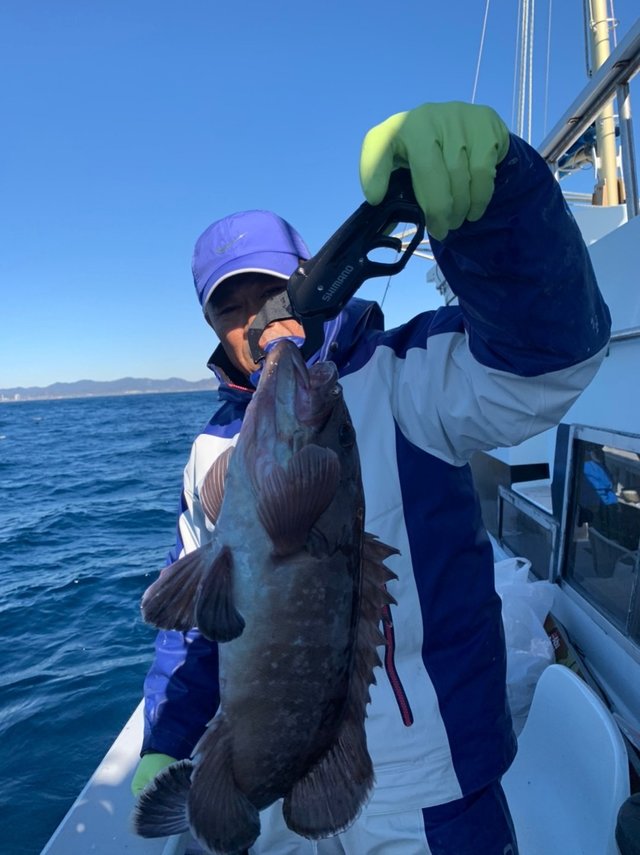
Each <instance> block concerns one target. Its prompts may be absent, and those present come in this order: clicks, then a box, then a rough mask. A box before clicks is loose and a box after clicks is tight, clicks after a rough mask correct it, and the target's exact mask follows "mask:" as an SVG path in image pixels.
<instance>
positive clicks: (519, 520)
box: [498, 486, 558, 579]
mask: <svg viewBox="0 0 640 855" xmlns="http://www.w3.org/2000/svg"><path fill="white" fill-rule="evenodd" d="M557 532H558V523H557V521H556V520H555V519H554V518H553V516H552V515H551V514H550V513H546V512H545V511H544V510H542V509H541V508H538V507H536V506H535V505H534V504H533V502H531V501H529V500H528V499H527V498H526V497H524V496H521V495H519V494H518V493H517V492H516V491H515V490H514V489H513V488H510V487H504V486H500V487H499V488H498V539H499V542H500V545H501V546H502V547H503V549H504V550H505V551H506V552H508V553H510V554H511V555H516V556H517V555H526V557H527V558H528V559H529V560H530V561H531V571H530V572H531V573H532V574H533V575H534V576H536V577H537V578H538V579H550V578H552V577H553V575H554V570H555V563H556V541H557Z"/></svg>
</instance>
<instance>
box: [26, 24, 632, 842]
mask: <svg viewBox="0 0 640 855" xmlns="http://www.w3.org/2000/svg"><path fill="white" fill-rule="evenodd" d="M639 66H640V19H639V20H638V21H637V22H636V23H635V24H634V26H633V27H632V28H631V30H630V31H629V32H628V33H627V35H626V36H625V38H624V39H623V40H622V41H621V42H620V44H619V45H618V47H617V48H616V49H615V51H614V52H613V53H612V54H611V56H610V58H609V59H608V60H607V61H606V62H605V63H604V64H603V65H602V66H601V67H600V68H599V70H598V71H597V72H596V73H594V75H593V77H592V78H591V80H590V82H589V84H588V85H587V86H586V87H585V89H584V90H583V91H582V92H581V93H580V94H579V95H578V97H577V98H576V99H575V101H574V102H573V104H572V105H571V107H570V108H569V110H568V111H567V112H566V114H565V115H564V116H563V118H562V119H561V120H560V122H559V123H558V124H557V126H556V127H555V128H554V130H553V131H552V132H551V133H550V134H549V135H548V137H547V138H546V140H545V141H544V142H543V143H542V145H541V146H540V147H539V150H540V152H541V153H542V154H543V156H544V157H545V158H546V159H547V161H548V162H549V164H550V167H551V168H552V169H554V170H555V171H556V173H557V174H558V173H559V171H560V168H561V165H562V163H563V161H562V156H563V155H564V153H565V152H566V151H567V150H568V149H569V148H570V147H571V146H572V145H573V144H574V143H575V141H576V140H577V139H578V138H580V137H581V135H583V134H584V132H585V131H587V130H588V129H589V128H590V127H591V126H592V125H593V123H594V120H595V118H596V116H597V115H599V113H600V111H602V109H603V106H604V105H605V104H606V103H607V102H608V101H609V100H610V99H611V98H612V96H614V95H615V96H616V100H617V104H618V114H619V119H618V121H619V132H620V142H621V158H620V159H621V163H622V172H623V175H622V178H623V184H624V188H625V190H626V198H625V199H624V200H623V201H622V202H621V203H620V204H618V205H614V206H602V205H592V204H591V203H590V200H589V201H585V200H584V199H580V200H578V201H577V202H575V201H574V202H572V203H571V204H572V209H573V212H574V215H575V217H576V220H577V222H578V224H579V226H580V228H581V230H582V233H583V235H584V237H585V240H586V242H587V244H588V246H589V250H590V253H591V257H592V260H593V264H594V267H595V270H596V274H597V277H598V281H599V283H600V287H601V289H602V291H603V293H604V296H605V299H606V301H607V303H608V305H609V307H610V309H611V314H612V318H613V331H614V332H613V336H612V340H611V344H610V347H609V352H608V355H607V357H606V359H605V360H604V364H603V366H602V368H601V370H600V372H599V374H598V375H597V377H596V378H595V380H594V381H593V383H592V384H591V386H590V387H589V388H588V390H587V391H586V392H585V393H584V394H583V395H582V396H581V398H580V399H579V400H578V401H577V403H576V404H575V405H574V406H573V407H572V409H571V410H570V411H569V412H568V413H567V415H566V417H565V419H564V421H563V423H562V425H560V426H559V428H557V429H554V430H552V431H548V432H547V433H545V434H543V435H542V436H540V437H536V438H534V439H533V440H530V441H528V442H526V443H523V444H522V445H521V446H519V447H517V448H514V449H498V450H496V451H495V452H492V453H490V454H484V453H483V454H479V455H477V456H476V458H475V459H474V461H473V469H474V476H475V479H476V485H477V488H478V492H479V495H480V498H481V502H482V508H483V515H484V518H485V524H486V525H487V528H488V529H489V531H490V533H491V535H492V538H493V540H494V549H495V552H496V558H497V559H501V558H506V557H509V556H522V557H524V558H526V559H528V560H529V561H530V562H531V579H532V580H542V579H544V580H548V581H549V582H551V583H552V584H553V587H554V600H553V606H552V609H551V613H552V618H553V622H554V629H553V633H554V638H555V639H559V640H560V642H561V643H562V646H561V648H560V652H559V655H558V658H559V659H561V660H562V661H565V662H566V663H567V664H570V665H571V667H573V668H574V670H575V671H577V672H578V673H579V675H580V678H577V677H576V676H575V674H573V673H572V672H571V671H569V670H568V669H567V668H566V667H563V666H560V665H552V666H551V667H550V668H547V670H546V671H545V672H544V675H543V678H541V679H540V683H539V684H538V690H537V692H536V696H535V698H534V703H533V706H532V713H531V716H530V719H529V721H528V722H527V724H526V725H525V728H524V730H523V732H522V734H521V737H520V740H521V752H520V754H519V758H518V759H517V760H516V765H515V766H514V770H513V771H512V772H510V773H509V775H508V776H507V779H506V780H505V788H506V791H507V794H508V797H509V800H510V802H511V805H512V810H513V813H514V819H515V822H516V830H517V833H518V837H519V845H520V855H550V853H559V852H563V853H571V855H574V853H575V855H577V853H591V855H616V853H618V852H619V851H620V850H618V848H617V847H616V843H615V837H614V829H615V822H616V816H617V811H618V808H619V807H620V805H621V804H623V803H624V801H625V799H626V798H627V796H628V795H629V792H630V791H632V792H633V791H637V790H638V789H640V778H639V777H638V768H639V767H640V764H639V763H638V755H637V753H636V749H639V748H640V395H639V394H638V390H639V389H640V380H639V377H638V375H639V374H640V288H638V280H639V278H640V217H639V216H638V186H637V175H636V167H635V155H634V149H633V136H632V128H631V113H630V104H629V85H628V84H629V81H630V80H631V78H632V77H633V75H634V74H635V73H636V71H637V70H638V68H639ZM429 278H430V279H431V280H435V281H436V282H437V283H438V287H439V290H441V291H442V293H443V294H444V295H445V298H446V290H447V288H446V282H443V279H442V276H441V274H440V273H439V271H437V270H434V271H433V272H432V274H431V275H430V277H429ZM556 669H559V670H556ZM587 683H588V684H589V685H590V686H591V687H592V688H594V689H595V693H594V691H592V689H590V688H589V687H588V685H586V684H587ZM554 716H555V718H554ZM552 737H553V738H552ZM141 740H142V707H141V705H140V706H139V707H138V708H137V709H136V710H135V712H134V713H133V715H132V717H131V719H130V720H129V722H128V723H127V724H126V725H125V727H124V729H123V731H122V732H121V733H120V735H119V736H118V738H117V740H116V741H115V743H114V745H113V746H112V747H111V749H110V750H109V752H108V753H107V755H106V756H105V758H104V760H103V761H102V763H101V764H100V766H99V767H98V769H97V770H96V771H95V773H94V775H93V776H92V778H91V779H90V781H89V782H88V784H87V786H86V787H85V789H84V790H83V791H82V793H81V794H80V795H79V796H78V798H77V800H76V801H75V803H74V804H73V806H72V807H71V809H70V811H69V812H68V814H67V816H66V817H65V818H64V819H63V821H62V822H61V824H60V826H59V827H58V829H57V830H56V831H55V833H54V834H53V836H52V838H51V839H50V841H49V843H48V844H47V845H46V847H45V848H44V850H43V853H42V855H86V853H92V854H93V855H107V853H108V855H117V853H125V852H126V853H130V855H147V853H148V855H160V853H164V855H178V853H185V852H187V853H196V852H199V851H200V850H199V848H198V846H197V844H195V843H194V842H193V840H192V839H191V838H190V836H189V835H188V834H186V835H182V836H180V837H175V838H169V839H167V840H143V839H141V838H138V837H136V836H135V835H133V834H132V833H131V832H130V830H129V817H130V813H131V810H132V807H133V799H132V796H131V793H130V782H131V778H132V775H133V772H134V770H135V767H136V765H137V761H138V751H139V747H140V744H141ZM634 746H635V747H634ZM590 758H591V759H593V762H592V763H591V765H589V762H588V761H589V759H590ZM605 767H606V768H605ZM607 775H608V776H607ZM598 782H600V784H598ZM592 785H593V786H592ZM305 845H306V846H307V847H308V849H305V848H304V847H305ZM639 845H640V844H639ZM300 851H301V852H303V851H308V852H312V851H314V849H313V847H312V844H310V843H308V842H305V841H303V840H302V838H301V848H300ZM627 851H631V850H627ZM633 851H634V852H637V851H638V850H633ZM622 852H623V855H627V852H626V851H625V850H624V849H623V850H622ZM505 855H509V853H505Z"/></svg>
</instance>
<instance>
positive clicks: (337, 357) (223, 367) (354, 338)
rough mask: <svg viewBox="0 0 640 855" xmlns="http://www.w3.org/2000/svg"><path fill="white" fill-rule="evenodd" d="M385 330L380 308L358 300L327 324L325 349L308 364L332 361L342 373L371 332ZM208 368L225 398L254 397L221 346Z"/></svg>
mask: <svg viewBox="0 0 640 855" xmlns="http://www.w3.org/2000/svg"><path fill="white" fill-rule="evenodd" d="M383 329H384V316H383V314H382V310H381V309H380V306H379V305H378V304H377V303H374V302H372V301H370V300H360V299H358V298H354V299H353V300H350V301H349V303H347V305H346V306H345V308H344V309H343V310H342V312H340V314H339V315H338V316H337V317H336V318H334V319H333V320H332V321H327V322H326V323H325V325H324V342H323V344H322V347H321V348H320V349H319V350H318V351H317V353H315V354H314V355H313V356H312V357H311V358H310V359H308V360H307V365H313V363H314V362H322V361H326V360H331V362H335V363H336V365H337V367H338V371H339V370H340V368H341V366H342V365H344V363H345V362H346V361H347V360H348V358H349V355H350V354H351V353H352V352H353V350H354V348H355V347H356V346H357V344H358V343H359V341H360V340H361V339H362V338H363V337H364V336H365V335H366V334H367V333H368V332H369V331H373V330H383ZM207 368H209V369H211V371H213V373H214V374H215V376H216V378H217V379H218V381H219V382H220V386H219V392H220V393H222V394H223V396H224V397H228V395H227V394H224V393H225V392H228V393H230V395H229V396H230V397H234V398H237V397H238V396H240V397H244V396H245V395H248V396H250V395H252V394H253V392H254V391H255V390H254V388H253V386H252V385H251V384H250V383H249V381H248V380H247V378H246V377H245V376H244V374H241V373H240V372H239V371H238V369H237V368H235V367H234V366H233V365H232V364H231V362H230V360H229V357H228V356H227V354H226V353H225V352H224V349H223V347H222V345H221V344H219V345H218V346H217V347H216V349H215V350H214V351H213V353H212V354H211V356H210V357H209V361H208V362H207Z"/></svg>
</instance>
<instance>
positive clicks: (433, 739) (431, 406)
mask: <svg viewBox="0 0 640 855" xmlns="http://www.w3.org/2000/svg"><path fill="white" fill-rule="evenodd" d="M398 166H408V167H409V168H410V169H411V174H412V181H413V185H414V190H415V194H416V198H417V200H418V202H419V204H420V205H421V207H422V208H423V209H424V211H425V216H426V222H427V228H428V231H429V233H430V235H431V244H432V248H433V250H434V253H435V256H436V259H437V261H438V263H439V265H440V267H441V269H442V270H443V271H444V273H445V275H446V277H447V280H448V282H449V285H450V286H451V288H452V289H453V291H454V292H455V293H456V294H457V296H458V299H459V304H460V305H459V307H447V308H442V309H440V310H438V311H436V312H426V313H423V314H421V315H418V316H417V317H415V318H413V319H411V320H410V321H408V322H407V323H406V324H404V325H403V326H401V327H399V328H398V329H395V330H390V331H388V332H384V331H383V329H382V318H381V313H380V311H379V309H378V307H377V306H376V305H375V304H372V303H366V302H363V301H361V300H357V299H354V300H352V301H351V302H350V303H349V305H348V306H347V308H346V309H345V310H344V312H343V313H342V314H341V315H339V316H338V317H337V318H336V319H335V320H334V321H332V322H331V323H329V324H326V325H325V338H324V343H323V345H322V347H321V349H320V351H319V353H318V354H316V355H315V356H314V357H312V360H310V361H314V360H315V359H331V360H333V361H334V362H335V363H336V364H337V366H338V369H339V372H340V377H341V384H342V386H343V389H344V395H345V400H346V402H347V405H348V407H349V410H350V413H351V417H352V419H353V423H354V427H355V429H356V435H357V438H358V447H359V451H360V457H361V464H362V472H363V482H364V487H365V498H366V508H367V519H366V521H365V528H366V529H367V530H368V531H371V532H373V533H375V534H376V535H377V536H378V537H380V538H381V540H383V541H384V542H386V543H389V544H392V545H393V546H395V547H397V548H398V549H399V550H400V553H401V554H400V556H396V557H394V558H393V559H389V561H388V563H389V566H390V567H391V569H392V570H393V571H394V572H395V573H397V575H398V579H397V581H394V582H392V583H390V585H389V589H390V592H391V593H392V594H393V596H394V597H395V598H396V600H397V606H394V607H393V608H392V618H393V622H392V625H391V627H389V628H388V632H387V635H388V638H387V640H388V647H387V649H386V651H385V668H384V670H379V671H378V672H377V674H376V676H377V685H376V686H374V687H373V688H372V692H371V704H370V706H369V707H368V718H367V722H366V727H367V741H368V746H369V750H370V753H371V755H372V758H373V762H374V766H375V772H376V788H375V790H374V793H373V796H372V798H371V800H370V802H369V804H368V805H367V806H366V808H365V809H364V810H363V812H362V814H361V816H360V817H359V818H358V820H356V822H355V823H354V825H353V826H352V827H351V828H349V829H347V831H345V832H343V833H342V834H340V835H338V836H337V837H336V838H332V839H330V840H327V841H321V842H320V844H319V847H318V852H320V853H325V852H326V853H329V852H348V853H354V855H356V854H357V855H362V853H373V852H380V853H389V852H393V853H394V855H396V853H407V855H409V853H411V855H417V853H432V855H465V853H468V855H508V853H513V855H515V853H516V852H517V844H516V842H515V837H514V834H513V829H512V826H511V820H510V816H509V811H508V808H507V806H506V803H505V800H504V795H503V793H502V790H501V787H500V779H501V776H502V775H503V774H504V772H505V771H506V770H507V768H508V767H509V765H510V763H511V761H512V759H513V756H514V753H515V750H516V743H515V738H514V736H513V732H512V727H511V719H510V714H509V710H508V706H507V703H506V698H505V649H504V640H503V634H502V623H501V612H500V601H499V599H498V597H497V596H496V594H495V591H494V587H493V561H492V552H491V546H490V543H489V540H488V538H487V535H486V533H485V531H484V529H483V527H482V522H481V518H480V510H479V505H478V502H477V499H476V496H475V493H474V490H473V485H472V479H471V474H470V470H469V467H468V461H469V459H470V457H471V455H472V454H473V453H474V452H475V451H477V450H478V449H489V448H493V447H496V446H507V445H513V444H516V443H519V442H521V441H522V440H524V439H526V438H527V437H530V436H532V435H534V434H535V433H538V432H540V431H542V430H545V429H546V428H549V427H551V426H552V425H554V424H556V423H557V422H558V421H559V419H560V418H561V417H562V415H563V414H564V412H565V411H566V410H567V408H568V407H569V406H570V405H571V403H572V402H573V401H574V400H575V398H576V397H577V396H578V394H579V393H580V392H581V391H582V389H584V387H585V386H586V385H587V384H588V383H589V381H590V380H591V378H592V377H593V375H594V373H595V371H596V369H597V367H598V365H599V363H600V360H601V359H602V357H603V354H604V350H605V348H606V344H607V341H608V337H609V325H610V320H609V314H608V311H607V308H606V306H605V305H604V303H603V301H602V297H601V295H600V293H599V291H598V288H597V285H596V282H595V279H594V275H593V271H592V268H591V265H590V262H589V259H588V256H587V251H586V248H585V245H584V243H583V241H582V239H581V237H580V234H579V232H578V229H577V227H576V224H575V222H574V221H573V219H572V217H571V215H570V214H569V212H568V210H567V208H566V206H565V204H564V200H563V198H562V195H561V193H560V190H559V188H558V186H557V184H556V182H555V180H554V179H553V177H552V175H551V173H550V172H549V170H548V168H547V167H546V165H545V164H544V163H543V162H542V161H541V159H540V158H539V157H538V155H537V154H536V153H535V152H534V151H533V150H532V149H531V148H530V147H529V146H528V145H527V144H526V143H524V142H523V141H522V140H520V139H518V138H517V137H514V136H510V135H509V133H508V131H507V128H506V127H505V125H504V124H503V123H502V121H501V120H500V119H499V117H498V116H497V115H496V114H495V113H494V112H493V111H492V110H490V109H489V108H486V107H476V106H471V105H464V104H459V103H450V104H425V105H422V106H421V107H418V108H416V109H415V110H412V111H410V112H408V113H401V114H398V115H395V116H392V117H391V118H389V119H388V120H387V121H386V122H383V123H382V124H381V125H379V126H377V127H376V128H374V129H373V130H372V131H370V132H369V134H368V135H367V136H366V138H365V141H364V144H363V149H362V155H361V163H360V168H361V179H362V184H363V188H364V192H365V196H366V197H367V199H368V201H369V202H370V203H372V204H377V203H378V202H380V201H381V199H382V198H383V197H384V194H385V192H386V188H387V184H388V180H389V175H390V172H391V171H392V169H394V168H396V167H398ZM307 256H308V251H307V249H306V247H305V246H304V244H303V242H302V240H301V239H300V237H299V236H298V235H297V233H296V232H295V231H294V230H293V229H292V228H291V227H290V226H289V225H288V224H287V223H285V222H284V221H282V220H281V219H280V218H278V217H276V216H275V215H273V214H270V213H267V212H245V213H243V214H238V215H235V216H232V217H228V218H225V219H224V220H221V221H219V222H217V223H214V224H213V225H212V226H210V227H209V229H207V231H205V233H204V234H203V235H202V236H201V238H200V239H199V240H198V242H197V244H196V249H195V254H194V261H193V272H194V278H195V284H196V289H197V292H198V296H199V299H200V302H201V304H202V307H203V309H204V312H205V316H206V318H207V320H208V321H209V323H210V324H211V325H212V326H213V329H214V331H215V332H216V334H217V335H218V337H219V339H220V342H221V344H220V347H219V348H218V349H217V350H216V352H215V353H214V354H213V357H212V362H211V363H210V365H211V367H212V368H213V370H214V371H215V372H216V373H217V375H218V376H219V377H220V379H221V386H220V407H219V409H218V410H217V411H216V413H215V414H214V416H213V418H212V420H211V422H210V423H209V425H208V426H207V428H206V429H205V432H204V434H203V435H201V436H200V437H199V438H198V439H197V440H196V442H195V443H194V446H193V450H192V455H191V459H190V461H189V464H188V466H187V469H186V471H185V490H184V495H183V513H182V515H181V517H180V523H179V536H178V543H177V545H176V548H175V550H174V552H173V553H172V555H171V556H170V558H171V560H173V559H175V558H176V557H178V555H179V554H181V553H184V552H189V551H191V550H192V549H194V548H195V547H196V546H198V545H199V544H200V542H201V541H202V540H203V539H204V538H206V537H207V529H208V527H210V526H208V524H207V523H206V522H205V520H204V515H203V512H202V508H201V507H200V502H199V497H198V486H199V484H200V483H201V482H202V479H203V477H204V475H205V473H206V472H207V470H208V468H209V466H210V465H211V463H212V461H213V460H214V459H215V457H216V456H217V455H219V454H220V453H221V452H223V451H224V450H225V448H227V447H228V446H229V445H230V444H231V443H232V442H234V438H235V437H236V436H237V434H238V432H239V430H240V426H241V423H242V416H243V412H244V409H245V407H246V405H247V402H248V401H249V400H250V398H251V394H252V388H253V385H254V383H255V382H256V381H257V376H256V374H255V371H256V366H255V364H254V363H253V361H252V359H251V355H250V353H249V349H248V344H247V330H248V327H249V325H250V323H251V322H252V320H253V318H254V316H255V314H256V313H257V311H258V310H259V309H260V307H261V305H262V304H263V302H264V300H265V299H266V297H267V296H268V295H269V294H270V293H272V292H273V291H274V290H275V289H282V288H283V287H284V285H285V283H284V280H285V279H286V277H288V276H289V275H290V274H291V273H292V272H293V271H294V269H295V267H296V265H297V264H298V258H300V257H302V258H305V257H307ZM283 335H285V336H290V337H294V338H299V337H301V336H303V335H304V331H303V330H302V328H301V327H300V325H299V324H297V323H296V322H295V321H293V320H286V321H281V322H278V323H276V324H273V325H272V326H270V327H268V328H267V329H266V330H265V332H264V335H263V339H262V340H261V345H262V346H264V345H265V344H266V342H268V341H269V340H272V339H273V338H277V337H280V336H283ZM156 649H157V655H156V660H155V662H154V665H153V667H152V669H151V671H150V672H149V675H148V677H147V681H146V684H145V695H146V732H145V740H144V745H143V755H144V756H143V757H142V760H141V763H140V766H139V768H138V772H137V774H136V779H135V780H134V791H139V790H140V788H141V787H142V786H143V785H144V784H145V783H146V782H147V781H149V780H150V778H151V777H153V775H154V774H155V772H156V771H158V770H159V769H160V768H162V766H164V765H166V764H167V763H169V762H171V761H172V759H173V758H177V759H179V758H183V757H186V756H188V755H189V754H190V752H191V751H192V749H193V746H194V744H195V742H196V741H197V739H198V737H199V736H200V735H201V733H202V731H203V730H204V728H205V726H206V724H207V721H208V720H209V719H210V718H211V717H212V716H213V714H214V712H215V709H216V706H217V697H216V694H215V686H216V678H217V653H216V647H215V645H214V644H211V643H209V642H207V641H206V640H205V639H203V638H202V637H201V636H200V635H199V634H198V633H197V632H195V631H192V632H189V633H187V634H184V635H183V634H180V633H176V632H161V633H160V634H159V636H158V642H157V648H156ZM261 823H262V833H261V836H260V837H259V838H258V840H257V842H256V844H255V846H254V848H253V850H252V851H254V852H256V853H257V852H259V853H263V852H264V853H289V852H291V853H294V852H295V853H298V852H305V851H309V852H310V851H312V850H311V846H310V844H309V843H307V842H306V841H304V840H303V839H302V838H300V837H296V836H295V835H293V834H292V833H291V832H289V831H288V830H287V829H286V827H285V826H284V823H283V820H282V816H281V811H280V807H279V805H275V806H273V807H272V808H270V809H269V810H267V811H264V812H263V814H262V815H261ZM305 846H306V847H307V848H306V849H305Z"/></svg>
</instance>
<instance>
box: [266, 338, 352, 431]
mask: <svg viewBox="0 0 640 855" xmlns="http://www.w3.org/2000/svg"><path fill="white" fill-rule="evenodd" d="M262 374H263V376H262V378H261V381H260V394H261V395H262V396H263V397H264V399H265V403H267V401H268V399H271V401H270V403H271V406H273V409H274V412H275V415H276V420H277V426H278V427H280V421H282V422H283V424H282V428H283V429H284V430H287V429H290V428H291V424H290V420H291V416H294V417H295V419H296V420H297V421H298V422H299V423H300V424H301V425H304V426H305V427H308V428H312V429H314V430H322V428H323V427H324V425H325V424H326V422H327V419H328V418H329V416H330V415H331V412H332V411H333V408H334V406H335V404H336V402H337V400H339V398H340V396H341V394H342V392H341V389H340V386H339V384H338V369H337V368H336V366H335V365H334V364H333V362H317V363H315V365H312V366H311V367H310V368H307V366H306V364H305V361H304V359H303V357H302V354H301V353H300V350H299V349H298V348H297V347H296V345H295V344H293V342H291V341H288V340H287V339H283V340H282V341H279V342H278V343H277V344H276V346H275V347H274V348H273V349H272V350H271V351H270V352H269V354H268V355H267V358H266V362H265V367H264V369H263V372H262Z"/></svg>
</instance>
